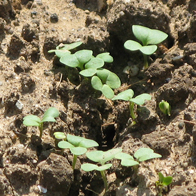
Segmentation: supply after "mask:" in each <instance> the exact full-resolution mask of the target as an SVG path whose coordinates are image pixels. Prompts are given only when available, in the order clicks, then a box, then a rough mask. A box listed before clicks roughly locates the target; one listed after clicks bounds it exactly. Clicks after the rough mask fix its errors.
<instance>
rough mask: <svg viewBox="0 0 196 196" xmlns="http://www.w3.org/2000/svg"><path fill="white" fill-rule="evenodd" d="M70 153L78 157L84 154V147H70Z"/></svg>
mask: <svg viewBox="0 0 196 196" xmlns="http://www.w3.org/2000/svg"><path fill="white" fill-rule="evenodd" d="M70 151H71V153H72V154H74V155H77V156H79V155H82V154H84V153H86V151H87V149H86V148H84V147H72V148H70Z"/></svg>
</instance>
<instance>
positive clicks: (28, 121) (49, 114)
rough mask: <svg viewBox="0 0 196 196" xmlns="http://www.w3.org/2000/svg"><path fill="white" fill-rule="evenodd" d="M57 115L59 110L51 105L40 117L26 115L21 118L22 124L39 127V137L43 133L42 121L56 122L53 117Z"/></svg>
mask: <svg viewBox="0 0 196 196" xmlns="http://www.w3.org/2000/svg"><path fill="white" fill-rule="evenodd" d="M58 116H59V111H58V110H57V109H56V108H54V107H51V108H49V109H48V110H47V111H46V112H45V113H44V116H43V118H42V119H40V118H39V117H38V116H36V115H28V116H25V117H24V118H23V124H24V125H26V126H35V127H38V128H39V131H40V138H41V137H42V133H43V123H44V122H56V120H55V118H57V117H58Z"/></svg>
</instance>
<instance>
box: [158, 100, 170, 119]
mask: <svg viewBox="0 0 196 196" xmlns="http://www.w3.org/2000/svg"><path fill="white" fill-rule="evenodd" d="M159 109H160V110H161V112H163V114H165V115H168V116H171V106H170V104H169V103H168V102H167V101H164V100H162V101H161V102H160V103H159Z"/></svg>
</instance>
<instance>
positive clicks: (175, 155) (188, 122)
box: [0, 0, 196, 196]
mask: <svg viewBox="0 0 196 196" xmlns="http://www.w3.org/2000/svg"><path fill="white" fill-rule="evenodd" d="M195 11H196V4H195V0H170V1H167V0H154V1H153V0H116V1H109V0H108V1H107V3H106V2H104V1H102V0H98V1H96V0H93V1H92V0H91V1H90V0H58V1H56V0H50V1H46V0H34V1H30V0H12V1H11V0H7V1H4V0H1V1H0V62H1V64H0V138H1V143H0V195H2V196H3V195H7V196H8V195H10V196H20V195H23V196H25V195H29V196H34V195H46V196H61V195H62V196H77V195H80V196H84V195H85V196H94V195H99V194H100V195H103V190H104V185H103V181H102V179H101V176H100V174H99V173H96V172H89V173H87V172H84V171H82V170H81V169H80V166H81V164H82V163H84V162H87V161H88V160H87V158H86V157H85V156H79V157H78V161H77V164H76V169H75V171H73V170H72V167H71V164H72V155H71V153H70V152H69V151H66V150H65V151H64V152H62V151H61V150H60V149H58V148H57V147H56V143H55V139H54V136H53V133H54V132H56V131H61V132H64V133H70V134H74V135H78V136H83V137H85V138H89V139H93V140H95V141H97V142H98V143H99V145H100V147H99V149H100V150H108V149H111V148H113V147H121V148H122V149H123V151H124V152H127V153H129V154H131V155H133V154H134V152H135V151H136V150H137V149H139V148H141V147H150V148H151V149H153V150H154V151H155V152H156V153H159V154H161V155H162V158H161V159H154V160H150V161H146V162H143V163H141V164H140V166H139V168H138V169H137V170H136V169H134V168H133V167H122V166H120V164H119V162H118V161H117V160H114V161H113V167H112V168H111V169H109V171H108V172H107V179H108V182H109V190H108V192H107V193H106V194H105V195H112V196H113V195H116V196H128V195H129V196H158V195H159V190H158V189H157V187H156V181H157V180H158V172H162V173H163V174H164V175H166V176H172V177H173V182H172V184H171V185H170V186H169V188H168V189H167V190H164V192H163V195H167V196H179V195H180V196H195V195H196V188H195V187H196V168H195V166H196V115H195V112H196V70H195V69H196V34H195V32H196V12H195ZM134 24H137V25H143V26H146V27H149V28H152V29H159V30H161V31H163V32H165V33H167V34H168V38H167V39H166V40H165V41H164V42H163V43H162V44H160V45H159V46H158V50H157V52H156V53H155V54H153V55H151V56H150V57H149V59H148V61H149V64H150V66H149V68H148V69H147V70H143V69H142V67H143V58H142V55H141V54H140V53H139V52H129V51H126V50H125V49H124V46H123V45H124V42H125V41H126V40H129V39H135V38H134V36H133V33H132V30H131V27H132V25H134ZM76 41H82V42H83V44H82V45H81V46H80V47H79V48H77V49H90V50H93V54H94V55H97V54H99V53H101V52H110V54H111V55H112V56H113V58H114V62H113V63H112V64H106V65H105V67H106V68H107V69H109V70H111V71H113V72H114V73H116V74H117V75H118V76H119V77H120V79H121V81H122V86H121V87H120V88H119V89H117V90H116V91H115V93H116V94H117V93H119V92H121V91H123V90H125V89H128V88H131V89H133V90H134V92H135V95H139V94H141V93H150V94H151V96H152V100H150V101H146V103H145V104H144V105H143V106H141V107H138V108H137V115H138V116H137V123H136V125H134V126H131V121H132V119H131V118H130V114H129V106H128V103H127V102H124V101H115V102H112V101H110V100H108V99H106V98H104V97H103V96H102V95H101V93H100V92H98V91H95V90H94V89H93V88H92V87H91V84H90V82H89V81H87V80H84V79H82V78H81V77H79V74H78V70H77V69H73V68H68V67H65V65H63V64H61V63H60V62H59V60H58V58H57V57H55V56H54V54H49V53H48V50H50V49H55V48H56V46H57V45H59V44H60V43H67V44H69V43H73V42H76ZM131 66H137V67H138V68H139V69H140V71H139V73H138V74H137V75H135V76H132V73H131V68H130V67H131ZM125 68H126V70H128V71H126V72H125V71H123V70H124V69H125ZM127 68H128V69H127ZM129 68H130V69H129ZM161 100H165V101H168V102H169V103H170V105H171V108H172V110H171V116H170V117H169V116H166V115H164V114H163V113H161V111H160V110H159V108H158V103H159V102H160V101H161ZM49 107H56V108H57V109H58V110H59V111H60V117H59V118H57V121H56V122H55V123H45V124H44V133H43V137H42V138H39V131H38V129H37V128H36V127H26V126H24V125H23V117H24V116H26V115H28V114H34V115H38V116H40V117H41V116H42V115H43V113H44V112H45V111H46V110H47V109H48V108H49Z"/></svg>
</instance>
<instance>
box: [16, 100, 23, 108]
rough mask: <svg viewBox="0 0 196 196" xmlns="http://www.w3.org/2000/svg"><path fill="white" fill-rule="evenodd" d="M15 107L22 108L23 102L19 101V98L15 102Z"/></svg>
mask: <svg viewBox="0 0 196 196" xmlns="http://www.w3.org/2000/svg"><path fill="white" fill-rule="evenodd" d="M16 107H17V108H18V109H19V110H22V108H23V103H21V102H20V101H19V100H18V101H17V102H16Z"/></svg>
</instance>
